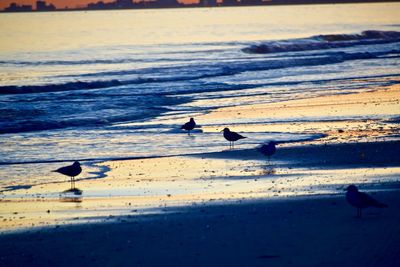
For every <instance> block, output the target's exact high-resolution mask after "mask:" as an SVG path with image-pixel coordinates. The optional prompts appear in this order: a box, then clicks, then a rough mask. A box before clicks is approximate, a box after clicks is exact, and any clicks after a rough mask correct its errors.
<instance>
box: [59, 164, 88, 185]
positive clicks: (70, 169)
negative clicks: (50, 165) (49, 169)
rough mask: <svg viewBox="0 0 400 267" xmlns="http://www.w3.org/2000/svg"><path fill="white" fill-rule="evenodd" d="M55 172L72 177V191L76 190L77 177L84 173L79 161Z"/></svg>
mask: <svg viewBox="0 0 400 267" xmlns="http://www.w3.org/2000/svg"><path fill="white" fill-rule="evenodd" d="M53 172H58V173H61V174H64V175H66V176H69V177H71V189H75V176H77V175H79V174H80V173H81V172H82V168H81V164H80V163H79V161H75V162H74V164H72V165H69V166H65V167H61V168H59V169H57V170H55V171H53Z"/></svg>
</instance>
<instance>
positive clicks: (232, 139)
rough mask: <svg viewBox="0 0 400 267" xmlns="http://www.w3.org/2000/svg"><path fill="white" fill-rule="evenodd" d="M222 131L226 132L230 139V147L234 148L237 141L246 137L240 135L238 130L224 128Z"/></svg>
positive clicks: (225, 135) (227, 138)
mask: <svg viewBox="0 0 400 267" xmlns="http://www.w3.org/2000/svg"><path fill="white" fill-rule="evenodd" d="M221 132H224V137H225V139H226V140H228V141H229V148H230V149H232V148H234V147H235V143H234V142H235V141H237V140H240V139H244V138H246V137H245V136H243V135H240V134H238V133H236V132H232V131H231V130H229V128H225V129H223V130H222V131H221Z"/></svg>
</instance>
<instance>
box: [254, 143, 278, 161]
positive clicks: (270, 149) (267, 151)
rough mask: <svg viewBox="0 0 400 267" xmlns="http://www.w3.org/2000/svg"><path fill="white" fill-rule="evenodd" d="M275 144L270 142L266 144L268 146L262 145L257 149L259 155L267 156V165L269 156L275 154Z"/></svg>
mask: <svg viewBox="0 0 400 267" xmlns="http://www.w3.org/2000/svg"><path fill="white" fill-rule="evenodd" d="M275 144H276V143H275V142H274V141H270V142H268V144H263V145H262V146H261V147H260V148H259V149H258V151H260V152H261V154H263V155H264V156H267V157H268V163H269V161H270V159H271V156H272V155H273V154H275V152H276V146H275Z"/></svg>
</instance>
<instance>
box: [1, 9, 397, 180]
mask: <svg viewBox="0 0 400 267" xmlns="http://www.w3.org/2000/svg"><path fill="white" fill-rule="evenodd" d="M357 10H358V13H357ZM396 10H397V11H396ZM398 10H400V5H399V4H373V5H371V4H370V5H321V6H291V7H253V8H220V9H193V10H191V9H187V10H186V9H185V10H153V11H135V10H131V11H102V12H88V13H85V12H73V13H69V12H67V13H62V12H60V13H46V14H11V15H10V14H1V15H0V21H1V22H2V23H3V25H6V23H8V25H9V26H10V27H9V28H7V27H5V28H3V29H1V33H2V34H3V36H5V38H6V39H4V40H5V41H4V44H3V45H2V46H1V49H0V73H1V74H0V163H2V164H8V163H23V162H45V161H66V160H83V159H92V160H93V159H94V160H95V159H109V158H122V157H139V156H162V155H170V154H174V155H180V154H188V153H198V152H208V151H219V150H222V149H225V148H226V145H227V144H226V141H225V140H224V139H223V138H222V136H221V134H220V133H217V132H204V133H201V130H198V132H197V133H195V134H194V136H193V137H191V138H189V137H188V136H187V135H186V134H185V133H183V132H182V131H180V125H181V124H183V123H184V122H186V121H187V120H188V118H189V117H195V118H196V116H198V115H199V114H205V113H207V112H210V111H212V110H213V109H215V108H219V107H227V106H237V105H243V104H259V103H270V102H278V101H283V100H290V99H298V98H308V97H314V96H319V95H330V94H343V93H349V92H359V91H363V90H370V89H373V88H376V87H377V86H385V85H390V84H394V83H398V81H399V76H400V71H399V66H400V59H399V56H400V19H399V18H400V16H397V15H400V14H398V13H399V12H398ZM140 12H142V13H140ZM382 13H383V14H385V16H381V14H382ZM293 14H295V15H296V16H297V15H298V16H303V20H300V21H299V20H298V19H296V17H294V15H293ZM316 14H320V17H318V15H316ZM354 14H357V15H356V16H355V15H354ZM178 15H179V16H178ZM338 15H340V19H338V18H336V16H338ZM175 16H176V22H174V20H172V19H171V18H173V17H175ZM371 16H372V18H373V19H371ZM110 17H111V18H110ZM121 18H126V19H127V20H122V19H121ZM163 18H164V19H165V21H167V19H169V20H168V23H165V25H163ZM217 18H224V19H225V20H217ZM228 18H231V19H232V18H235V20H234V21H232V20H231V21H228V20H227V19H228ZM279 18H281V20H282V21H280V20H279ZM135 19H136V20H135ZM191 20H192V24H191V23H190V21H191ZM15 21H23V23H22V24H21V23H20V24H18V25H17V24H16V25H11V23H13V22H15ZM82 21H84V22H82ZM165 21H164V22H165ZM182 21H185V22H186V25H187V26H186V27H183V26H182ZM78 22H82V24H77V23H78ZM100 22H103V23H100ZM35 23H42V24H43V25H49V26H48V28H46V27H43V28H41V29H40V31H39V30H37V29H36V30H34V29H33V27H31V28H30V27H29V25H30V24H32V25H35ZM85 23H86V24H85ZM140 23H142V24H140ZM75 24H76V25H75ZM21 25H22V26H21ZM67 25H71V26H70V28H68V27H67ZM143 25H145V26H143ZM13 27H15V28H13ZM110 29H111V30H110ZM113 29H115V31H114V30H113ZM31 31H33V32H31ZM13 40H15V42H14V43H13ZM321 119H323V118H321ZM347 119H351V118H347ZM270 122H271V120H269V119H268V118H263V119H260V120H257V121H254V120H253V121H238V120H235V118H232V120H231V121H224V122H218V121H216V122H210V121H207V122H202V121H198V124H200V125H201V126H203V127H206V126H207V127H208V126H213V127H214V126H215V129H223V128H224V127H226V126H233V127H234V125H235V124H236V123H254V124H265V123H270ZM242 134H244V135H247V136H251V138H248V139H245V140H244V141H243V142H241V143H240V144H238V147H240V148H250V147H255V146H257V145H259V144H260V143H263V142H265V141H268V140H271V139H274V140H277V141H285V142H288V141H295V140H303V139H310V138H317V137H318V135H316V136H314V135H310V134H298V133H296V134H295V133H287V132H278V133H277V132H274V133H268V132H253V133H242ZM5 168H6V167H3V171H4V170H5V171H4V172H3V175H5V174H4V173H7V175H11V176H12V175H13V174H12V169H5ZM17 169H18V168H17ZM19 169H20V168H19ZM10 172H11V174H10ZM15 175H17V174H15Z"/></svg>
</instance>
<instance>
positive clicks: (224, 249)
mask: <svg viewBox="0 0 400 267" xmlns="http://www.w3.org/2000/svg"><path fill="white" fill-rule="evenodd" d="M374 197H376V198H378V199H379V200H381V201H383V202H385V203H389V205H390V206H389V208H387V209H386V210H370V211H368V212H366V213H365V215H364V218H362V219H359V218H355V209H354V208H351V207H350V206H349V205H348V204H347V203H346V202H345V200H344V198H343V197H342V196H324V197H308V198H302V197H295V198H290V199H274V200H260V201H243V202H235V203H229V204H222V203H218V204H211V205H210V204H202V205H198V206H192V207H188V208H176V209H175V208H169V209H167V213H165V214H159V215H148V216H140V217H135V216H123V217H119V218H113V219H110V220H109V222H105V223H92V224H87V225H79V226H57V227H51V228H46V229H42V230H31V231H27V232H24V233H15V234H2V235H1V236H0V242H1V247H2V252H1V254H2V255H1V258H0V259H1V265H2V266H44V265H45V266H54V265H57V266H71V265H77V266H161V265H168V266H170V265H173V266H353V265H354V262H357V264H359V265H361V266H398V265H399V264H400V259H399V257H398V255H399V253H400V246H399V244H400V228H399V225H398V222H399V220H400V217H399V216H400V215H399V213H398V212H397V211H398V209H399V208H400V198H399V194H398V191H394V192H379V193H377V194H374Z"/></svg>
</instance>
